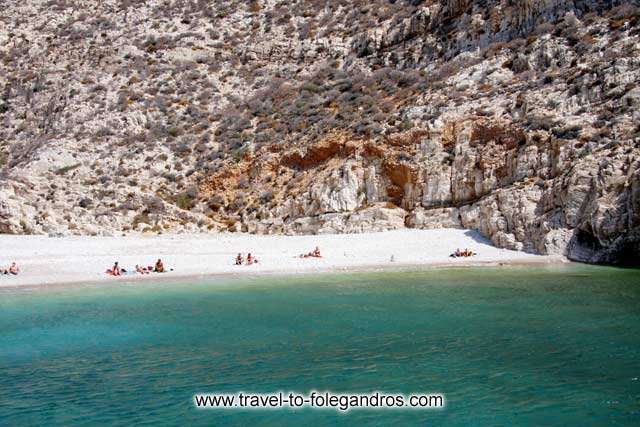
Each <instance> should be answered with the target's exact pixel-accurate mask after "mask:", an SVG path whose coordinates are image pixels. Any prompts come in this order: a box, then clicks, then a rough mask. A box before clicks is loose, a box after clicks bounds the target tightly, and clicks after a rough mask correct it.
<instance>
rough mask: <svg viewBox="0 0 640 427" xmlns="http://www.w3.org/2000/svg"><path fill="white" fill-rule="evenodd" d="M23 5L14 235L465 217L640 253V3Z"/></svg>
mask: <svg viewBox="0 0 640 427" xmlns="http://www.w3.org/2000/svg"><path fill="white" fill-rule="evenodd" d="M9 3H10V4H9V7H8V8H7V10H6V12H4V16H2V21H3V22H4V24H5V26H4V28H5V29H6V30H3V32H1V33H0V43H1V47H0V64H2V65H1V67H2V68H3V71H4V72H3V73H0V93H2V94H3V95H2V98H1V99H0V121H1V123H2V124H3V126H2V127H0V167H2V170H1V172H0V231H1V232H5V233H50V234H116V233H127V232H156V233H157V232H181V231H192V232H193V231H202V232H206V231H219V230H225V231H246V232H251V233H292V234H293V233H335V232H338V233H354V232H364V231H372V230H385V229H395V228H401V227H414V228H436V227H463V228H470V229H476V230H478V231H480V232H481V233H483V234H484V235H486V236H488V237H490V238H491V240H492V241H493V242H494V244H496V245H497V246H500V247H506V248H510V249H517V250H524V251H530V252H537V253H544V254H564V255H567V256H568V257H570V258H572V259H575V260H580V261H588V262H599V263H623V264H629V265H637V264H638V261H637V256H638V254H640V125H639V123H640V110H639V108H638V107H639V104H640V88H639V87H638V82H639V81H640V59H639V58H640V48H639V46H640V44H639V43H638V41H639V40H638V39H639V34H640V9H639V8H638V2H616V1H564V0H525V1H521V2H511V1H506V0H489V1H470V0H469V1H466V0H449V1H445V0H442V1H415V0H412V1H400V0H398V1H386V0H375V1H368V2H361V1H331V2H328V1H297V2H296V1H294V2H286V3H285V2H276V1H253V2H249V3H247V2H239V1H235V2H234V1H224V2H206V1H164V2H159V1H151V2H135V1H118V2H116V1H111V2H110V1H104V2H78V1H50V2H46V4H45V3H43V2H35V1H26V2H25V1H23V2H9Z"/></svg>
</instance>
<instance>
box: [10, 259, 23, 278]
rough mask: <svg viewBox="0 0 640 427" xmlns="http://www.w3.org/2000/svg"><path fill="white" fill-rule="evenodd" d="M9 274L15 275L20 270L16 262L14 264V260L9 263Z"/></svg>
mask: <svg viewBox="0 0 640 427" xmlns="http://www.w3.org/2000/svg"><path fill="white" fill-rule="evenodd" d="M8 271H9V274H13V275H14V276H17V275H18V273H19V272H20V268H19V267H18V264H16V263H15V262H13V263H11V267H9V270H8Z"/></svg>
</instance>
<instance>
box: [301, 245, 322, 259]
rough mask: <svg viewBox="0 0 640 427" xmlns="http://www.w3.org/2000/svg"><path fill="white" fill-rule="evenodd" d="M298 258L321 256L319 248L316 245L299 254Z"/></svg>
mask: <svg viewBox="0 0 640 427" xmlns="http://www.w3.org/2000/svg"><path fill="white" fill-rule="evenodd" d="M300 258H322V255H320V248H319V247H318V246H316V248H315V249H314V250H313V251H311V252H309V253H308V254H300Z"/></svg>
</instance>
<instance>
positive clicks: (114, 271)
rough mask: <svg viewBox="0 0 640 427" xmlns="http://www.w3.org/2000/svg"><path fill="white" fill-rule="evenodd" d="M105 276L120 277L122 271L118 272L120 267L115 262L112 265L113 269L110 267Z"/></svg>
mask: <svg viewBox="0 0 640 427" xmlns="http://www.w3.org/2000/svg"><path fill="white" fill-rule="evenodd" d="M107 274H109V275H111V276H120V275H122V270H120V266H119V265H118V261H116V262H115V264H113V267H111V270H107Z"/></svg>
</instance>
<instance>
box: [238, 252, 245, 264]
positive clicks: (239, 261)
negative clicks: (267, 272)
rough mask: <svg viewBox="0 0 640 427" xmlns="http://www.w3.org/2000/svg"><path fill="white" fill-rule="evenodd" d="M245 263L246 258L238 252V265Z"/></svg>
mask: <svg viewBox="0 0 640 427" xmlns="http://www.w3.org/2000/svg"><path fill="white" fill-rule="evenodd" d="M243 263H244V258H242V254H238V256H237V257H236V265H242V264H243Z"/></svg>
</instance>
